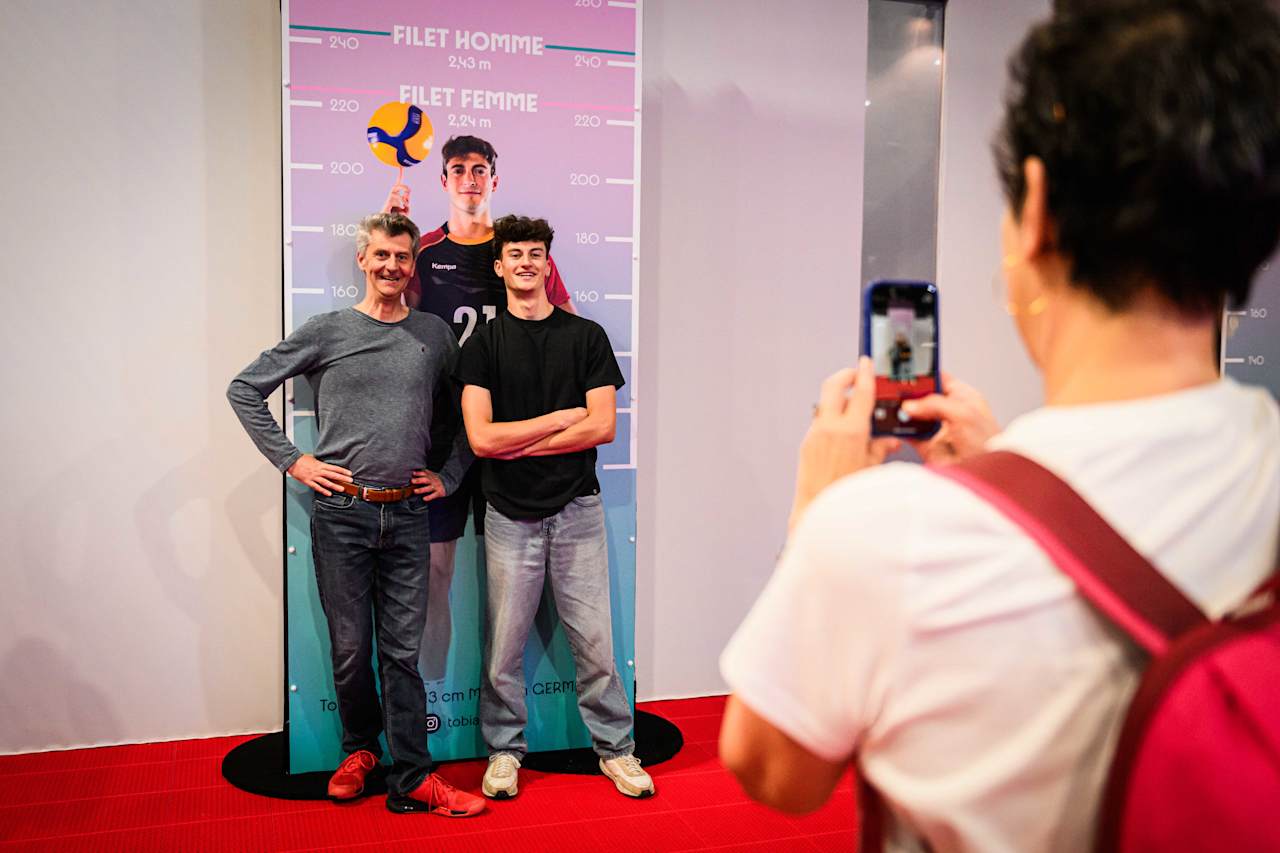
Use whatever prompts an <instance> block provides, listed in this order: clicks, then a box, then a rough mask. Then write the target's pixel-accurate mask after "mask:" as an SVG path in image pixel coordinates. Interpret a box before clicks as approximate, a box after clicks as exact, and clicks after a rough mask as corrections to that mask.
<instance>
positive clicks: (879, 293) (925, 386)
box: [863, 281, 939, 438]
mask: <svg viewBox="0 0 1280 853" xmlns="http://www.w3.org/2000/svg"><path fill="white" fill-rule="evenodd" d="M864 307H865V310H866V317H865V319H864V339H863V351H864V353H865V354H866V355H869V356H871V360H872V362H873V363H874V364H875V371H876V405H875V409H874V410H873V411H872V414H871V426H872V432H874V433H875V434H876V435H895V436H902V437H907V438H925V437H928V436H931V435H933V434H934V433H935V432H937V431H938V423H937V422H936V421H922V420H916V419H914V418H911V417H909V416H908V415H907V413H906V412H905V411H903V410H902V401H903V400H910V399H913V398H915V397H924V396H927V395H929V394H932V393H934V392H935V391H937V390H938V389H939V382H938V291H937V289H936V288H935V287H934V286H933V285H931V284H928V283H927V282H900V281H878V282H874V283H872V284H871V285H870V287H869V288H868V289H867V294H866V305H865V306H864Z"/></svg>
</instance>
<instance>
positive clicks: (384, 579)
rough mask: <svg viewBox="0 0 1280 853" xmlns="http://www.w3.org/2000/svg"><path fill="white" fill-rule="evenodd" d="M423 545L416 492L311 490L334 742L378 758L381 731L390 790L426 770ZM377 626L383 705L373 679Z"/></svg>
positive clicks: (397, 792)
mask: <svg viewBox="0 0 1280 853" xmlns="http://www.w3.org/2000/svg"><path fill="white" fill-rule="evenodd" d="M430 545H431V531H430V528H429V527H428V524H427V504H426V502H424V501H423V500H422V499H420V498H416V497H410V498H408V499H406V500H402V501H397V502H395V503H386V504H375V503H369V502H367V501H362V500H360V499H359V498H355V497H352V496H351V495H343V494H334V495H333V496H331V497H324V496H323V495H316V497H315V503H314V505H313V509H312V512H311V551H312V555H313V556H314V559H315V566H316V586H317V587H318V588H319V590H320V605H321V607H322V608H324V615H325V617H326V619H327V620H328V622H329V643H330V646H331V649H332V653H333V686H334V689H335V692H336V693H337V696H338V715H339V717H340V718H341V720H342V748H343V750H344V751H345V752H347V753H352V752H355V751H356V750H360V749H367V750H369V751H370V752H372V753H373V754H374V755H378V756H381V754H382V748H381V747H380V746H379V744H378V735H379V734H380V733H381V732H382V731H383V730H384V729H385V731H386V733H387V746H388V747H389V748H390V751H391V760H392V765H391V771H390V772H389V773H388V774H387V790H388V793H390V794H391V795H392V796H402V795H404V794H407V793H408V792H409V791H412V790H413V789H414V788H416V787H418V785H419V784H420V783H421V782H422V780H423V778H424V777H425V776H426V775H427V773H429V772H430V770H431V753H430V752H429V751H428V750H427V699H426V692H425V690H424V689H423V685H422V676H421V675H419V674H418V651H419V644H420V643H421V641H422V628H423V624H424V623H425V622H426V616H427V565H428V562H429V559H430V558H429V550H430ZM375 630H376V631H377V637H378V674H379V676H380V677H381V679H382V704H381V705H379V704H378V693H377V689H376V688H375V684H374V679H373V665H372V657H373V637H374V631H375Z"/></svg>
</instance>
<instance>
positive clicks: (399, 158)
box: [369, 101, 435, 166]
mask: <svg viewBox="0 0 1280 853" xmlns="http://www.w3.org/2000/svg"><path fill="white" fill-rule="evenodd" d="M433 142H435V136H434V131H433V130H432V127H431V119H429V118H427V114H426V113H424V112H423V111H422V109H421V108H419V107H417V106H415V105H413V104H402V103H400V102H399V101H391V102H390V103H386V104H383V105H382V106H380V107H378V109H377V110H375V111H374V113H373V117H372V118H370V119H369V147H370V148H372V149H373V154H374V156H375V157H377V158H378V159H379V160H381V161H382V162H384V163H386V164H387V165H388V166H415V165H417V164H418V163H421V162H422V161H423V160H425V159H427V155H428V154H430V153H431V145H432V143H433Z"/></svg>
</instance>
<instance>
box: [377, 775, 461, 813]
mask: <svg viewBox="0 0 1280 853" xmlns="http://www.w3.org/2000/svg"><path fill="white" fill-rule="evenodd" d="M484 807H485V803H484V799H483V798H482V797H477V796H476V795H475V794H468V793H467V792H466V791H459V790H458V789H457V788H455V787H453V786H452V785H450V784H449V783H448V782H446V781H445V780H444V779H443V778H441V777H440V776H439V775H437V774H435V773H428V774H427V778H425V779H423V780H422V784H421V785H419V786H418V787H416V788H414V789H413V790H412V791H410V792H409V793H408V794H406V795H404V796H402V797H387V808H388V809H389V810H391V811H393V812H397V813H399V814H408V813H409V812H430V813H431V814H438V815H443V816H444V817H471V816H472V815H478V814H480V812H482V811H484Z"/></svg>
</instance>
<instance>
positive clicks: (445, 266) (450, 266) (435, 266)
mask: <svg viewBox="0 0 1280 853" xmlns="http://www.w3.org/2000/svg"><path fill="white" fill-rule="evenodd" d="M431 268H432V269H433V270H456V269H457V268H458V265H457V264H438V263H436V262H435V261H432V262H431Z"/></svg>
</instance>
